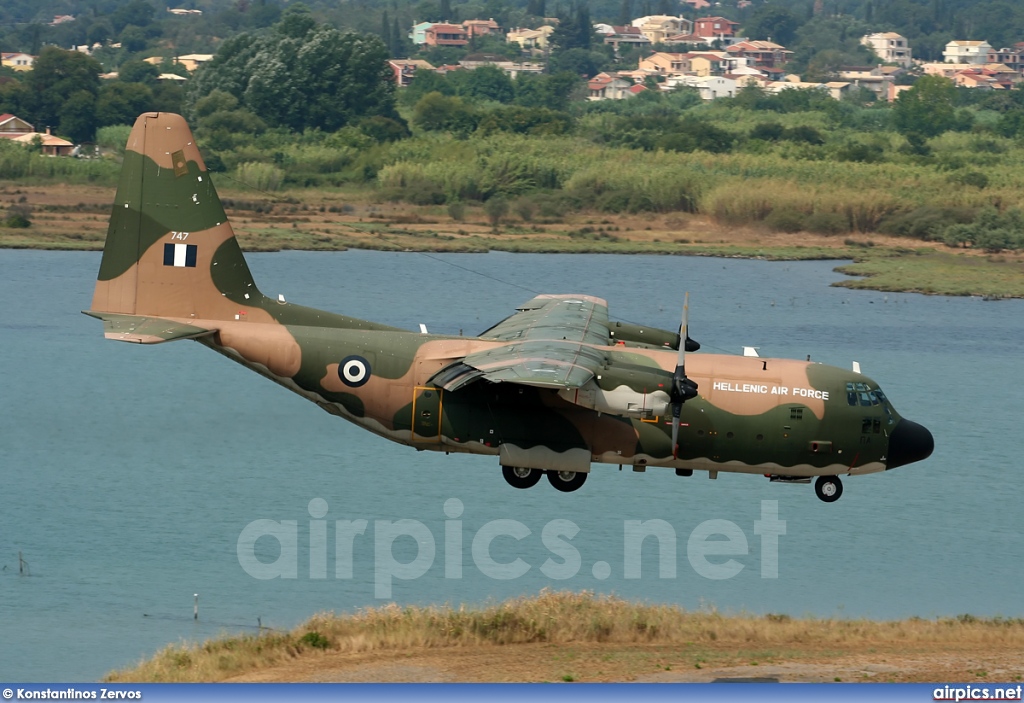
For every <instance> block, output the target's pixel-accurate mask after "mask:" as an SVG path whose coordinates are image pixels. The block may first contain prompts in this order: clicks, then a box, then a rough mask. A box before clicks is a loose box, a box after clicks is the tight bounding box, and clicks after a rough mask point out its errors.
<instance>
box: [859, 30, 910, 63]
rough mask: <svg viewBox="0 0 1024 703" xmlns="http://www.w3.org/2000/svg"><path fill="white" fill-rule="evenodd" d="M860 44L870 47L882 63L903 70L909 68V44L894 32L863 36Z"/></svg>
mask: <svg viewBox="0 0 1024 703" xmlns="http://www.w3.org/2000/svg"><path fill="white" fill-rule="evenodd" d="M860 43H861V44H863V45H864V46H867V47H870V48H871V50H872V51H874V52H875V54H877V55H878V57H879V58H880V59H882V63H894V64H898V65H900V66H902V67H903V68H910V65H911V63H912V62H911V59H910V44H909V43H908V42H907V39H906V37H903V36H901V35H899V34H897V33H896V32H876V33H875V34H865V35H864V36H863V37H861V39H860Z"/></svg>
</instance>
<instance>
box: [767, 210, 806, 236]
mask: <svg viewBox="0 0 1024 703" xmlns="http://www.w3.org/2000/svg"><path fill="white" fill-rule="evenodd" d="M804 219H805V215H804V214H803V213H802V212H799V211H797V210H791V209H789V208H779V209H777V210H772V211H771V212H770V213H769V214H768V217H766V218H764V223H765V224H766V225H768V227H769V228H770V229H772V230H774V231H776V232H788V233H790V234H792V233H793V232H799V231H801V230H803V229H805V226H804Z"/></svg>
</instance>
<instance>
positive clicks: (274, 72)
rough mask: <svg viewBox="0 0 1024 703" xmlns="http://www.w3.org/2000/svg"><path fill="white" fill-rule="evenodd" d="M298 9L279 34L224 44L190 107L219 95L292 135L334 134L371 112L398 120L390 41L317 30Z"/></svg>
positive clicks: (193, 83)
mask: <svg viewBox="0 0 1024 703" xmlns="http://www.w3.org/2000/svg"><path fill="white" fill-rule="evenodd" d="M297 8H298V6H293V7H291V8H289V10H288V12H286V13H285V15H284V17H283V19H282V20H281V22H280V23H278V24H277V25H275V30H276V31H273V32H270V33H267V34H263V35H260V36H253V35H248V34H242V35H239V36H237V37H235V38H234V39H232V40H229V41H227V42H225V43H224V44H223V45H222V47H221V50H220V51H218V52H217V55H216V56H215V57H214V59H213V60H212V61H210V62H209V63H208V64H206V65H205V66H203V67H202V68H201V69H199V71H197V72H196V74H195V76H193V78H192V79H191V80H190V81H189V85H188V87H187V91H186V101H187V107H188V108H191V107H192V106H195V105H196V104H197V103H198V101H200V100H201V99H202V98H203V97H205V96H207V95H209V94H210V93H212V92H213V91H214V90H221V91H224V92H226V93H230V94H231V95H233V96H234V97H235V98H236V99H237V100H238V101H239V103H240V104H241V105H243V106H244V107H245V108H247V109H248V110H249V111H250V112H252V113H253V114H255V115H259V117H260V118H261V119H262V120H263V121H264V122H266V123H267V124H268V125H270V126H272V127H286V128H288V129H291V130H294V131H302V130H304V129H307V128H319V129H322V130H325V131H329V132H333V131H335V130H337V129H340V128H341V127H344V126H345V125H347V124H350V123H353V122H358V121H359V120H360V119H362V118H363V117H366V116H369V115H382V116H385V117H395V116H396V115H397V113H396V112H395V85H394V80H393V79H392V73H391V69H390V67H389V66H388V64H387V58H388V51H387V48H386V47H385V46H384V42H383V41H381V39H380V38H378V37H375V36H366V35H359V34H354V33H351V32H340V31H338V30H336V29H334V28H332V27H327V26H321V25H317V24H316V22H315V20H313V19H312V18H311V17H310V16H309V15H308V13H307V12H306V11H304V10H303V9H301V8H299V9H297Z"/></svg>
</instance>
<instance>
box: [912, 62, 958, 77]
mask: <svg viewBox="0 0 1024 703" xmlns="http://www.w3.org/2000/svg"><path fill="white" fill-rule="evenodd" d="M920 68H921V72H922V73H923V74H924V75H926V76H942V77H943V78H952V77H953V76H954V74H956V72H957V71H958V70H960V69H959V68H958V67H957V65H956V64H949V63H923V64H921V66H920Z"/></svg>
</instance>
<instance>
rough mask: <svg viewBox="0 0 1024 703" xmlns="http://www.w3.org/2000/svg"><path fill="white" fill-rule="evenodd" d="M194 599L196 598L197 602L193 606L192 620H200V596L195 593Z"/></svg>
mask: <svg viewBox="0 0 1024 703" xmlns="http://www.w3.org/2000/svg"><path fill="white" fill-rule="evenodd" d="M192 597H193V598H195V602H194V603H193V604H192V619H193V620H198V619H199V594H198V593H193V594H192Z"/></svg>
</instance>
